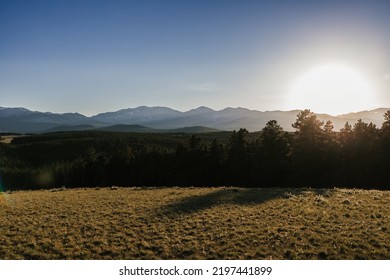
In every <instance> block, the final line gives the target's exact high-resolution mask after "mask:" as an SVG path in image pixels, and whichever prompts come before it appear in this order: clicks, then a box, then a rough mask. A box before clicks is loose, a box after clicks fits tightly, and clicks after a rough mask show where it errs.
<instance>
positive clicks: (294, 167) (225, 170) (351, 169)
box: [0, 110, 390, 189]
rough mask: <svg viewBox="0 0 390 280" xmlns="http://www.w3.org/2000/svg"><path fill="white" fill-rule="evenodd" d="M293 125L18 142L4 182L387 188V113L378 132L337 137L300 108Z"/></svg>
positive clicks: (1, 149) (8, 151) (2, 172)
mask: <svg viewBox="0 0 390 280" xmlns="http://www.w3.org/2000/svg"><path fill="white" fill-rule="evenodd" d="M292 127H293V128H294V129H295V132H294V133H291V132H286V131H284V130H283V128H282V127H281V126H280V125H279V124H278V123H277V121H275V120H271V121H269V122H268V123H267V124H266V126H265V127H264V128H263V129H262V130H261V132H260V133H256V134H250V133H249V132H248V131H247V130H246V129H240V130H238V131H233V132H230V133H223V134H209V135H208V136H207V139H206V138H204V139H202V137H200V136H199V135H192V136H191V137H184V138H186V139H185V140H183V139H182V138H183V135H181V137H179V136H180V135H175V137H173V136H172V135H171V136H169V135H156V134H154V135H153V136H152V135H144V136H143V137H137V138H129V137H130V136H126V137H127V138H126V137H124V136H123V137H117V136H118V135H114V134H112V135H111V134H110V135H107V134H102V135H99V136H96V135H94V134H88V133H86V134H84V136H83V137H84V138H79V135H78V134H76V135H72V133H68V134H52V135H41V136H34V137H20V138H16V139H14V141H13V142H12V143H11V144H8V145H7V144H1V145H0V181H2V182H3V183H2V184H3V185H4V186H5V187H6V188H8V189H23V188H28V189H34V188H52V187H62V186H65V187H96V186H113V185H118V186H183V187H184V186H226V185H227V186H242V187H313V188H317V187H351V188H353V187H358V188H379V189H388V188H389V187H390V184H389V183H390V172H389V170H390V111H388V112H386V113H385V115H384V122H383V124H382V126H381V127H376V125H375V124H373V123H366V122H363V121H362V120H358V121H357V122H356V123H355V124H349V123H348V122H347V123H346V124H345V126H344V127H343V128H342V129H341V130H340V131H338V132H336V131H334V127H333V124H332V122H331V121H327V122H325V123H324V122H322V121H320V120H319V119H318V118H317V116H316V115H315V114H314V113H312V112H311V111H310V110H303V111H301V112H300V113H299V114H298V115H297V118H296V121H295V122H294V123H293V124H292ZM83 139H84V140H83ZM86 139H88V141H87V140H86ZM72 141H73V142H72Z"/></svg>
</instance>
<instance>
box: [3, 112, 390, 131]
mask: <svg viewBox="0 0 390 280" xmlns="http://www.w3.org/2000/svg"><path fill="white" fill-rule="evenodd" d="M387 110H390V109H389V108H377V109H374V110H365V111H361V112H351V113H347V114H342V115H338V116H332V115H328V114H317V116H318V118H319V119H321V120H323V121H327V120H331V121H332V122H333V124H334V127H335V130H336V131H338V130H339V129H340V128H342V127H343V126H344V124H345V123H346V122H349V123H350V124H353V123H355V122H356V121H357V120H358V119H362V120H363V121H366V122H373V123H374V124H376V125H377V126H380V125H381V124H382V123H383V121H384V117H383V115H384V113H385V112H386V111H387ZM299 112H300V110H289V111H283V110H274V111H258V110H250V109H248V108H242V107H238V108H232V107H227V108H224V109H222V110H213V109H211V108H208V107H206V106H200V107H198V108H194V109H191V110H188V111H184V112H182V111H178V110H175V109H172V108H169V107H163V106H155V107H148V106H139V107H135V108H127V109H121V110H118V111H113V112H104V113H99V114H96V115H93V116H90V117H88V116H85V115H82V114H80V113H77V112H74V113H52V112H39V111H32V110H29V109H26V108H23V107H16V108H7V107H0V132H1V131H2V132H17V133H41V132H45V131H49V130H51V129H55V128H58V127H64V128H65V129H66V128H67V127H69V126H76V127H77V126H78V129H82V128H83V127H85V128H86V129H88V128H90V129H94V127H95V128H96V129H99V128H104V127H109V126H115V125H127V126H129V125H139V126H145V127H148V128H150V129H153V130H157V131H158V130H167V129H168V130H175V129H176V130H177V129H179V130H180V129H183V128H191V127H205V128H207V129H215V130H237V129H240V128H246V129H248V130H249V131H258V130H261V129H262V128H263V127H264V126H265V124H266V123H267V122H268V121H269V120H277V121H278V123H279V124H280V125H281V126H282V127H283V128H284V129H285V130H286V131H293V128H292V126H291V124H292V123H293V122H294V121H295V119H296V116H297V114H298V113H299ZM126 129H129V128H128V127H127V128H126Z"/></svg>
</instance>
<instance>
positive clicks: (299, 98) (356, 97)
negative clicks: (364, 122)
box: [288, 63, 374, 115]
mask: <svg viewBox="0 0 390 280" xmlns="http://www.w3.org/2000/svg"><path fill="white" fill-rule="evenodd" d="M373 103H374V92H373V89H372V86H371V84H370V83H369V82H368V80H367V79H365V78H364V77H363V76H362V74H360V73H359V72H358V71H357V70H355V69H353V68H351V67H348V66H345V65H342V64H337V63H329V64H322V65H319V66H316V67H314V68H312V69H311V70H309V71H308V72H306V73H304V74H303V75H302V76H300V77H298V79H297V80H295V82H294V83H293V85H292V87H291V90H290V93H289V97H288V106H289V107H290V108H293V109H310V110H312V111H313V112H316V113H327V114H331V115H339V114H343V113H349V112H356V111H362V110H367V109H371V107H372V106H373Z"/></svg>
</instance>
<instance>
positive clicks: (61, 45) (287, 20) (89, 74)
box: [0, 0, 390, 116]
mask: <svg viewBox="0 0 390 280" xmlns="http://www.w3.org/2000/svg"><path fill="white" fill-rule="evenodd" d="M388 14H390V2H388V1H369V2H368V1H347V0H346V1H326V2H322V1H321V2H317V1H315V2H314V1H304V0H301V1H294V2H291V1H278V2H277V3H276V2H275V1H240V2H236V1H185V2H184V1H115V2H113V1H73V0H72V1H66V2H65V1H64V2H63V1H43V0H38V1H24V0H15V1H2V2H1V3H0V36H1V38H2V41H1V43H0V61H1V63H0V100H1V106H3V107H24V108H27V109H31V110H36V111H44V112H46V111H50V112H59V113H65V112H78V113H80V114H83V115H87V116H92V115H95V114H98V113H101V112H108V111H110V112H112V111H117V110H120V109H125V108H135V107H138V106H164V107H169V108H173V109H175V110H179V111H188V110H190V109H193V108H197V107H199V106H206V107H210V108H212V109H214V110H221V109H224V108H226V107H233V108H236V107H243V108H248V109H251V110H258V111H273V110H285V111H286V110H294V109H298V110H299V109H305V108H309V109H311V110H312V111H314V112H316V113H326V114H330V115H340V114H344V113H349V112H357V111H362V110H371V109H376V108H380V107H385V108H388V107H390V63H389V62H390V54H389V52H388V50H389V49H390V34H389V32H388V26H390V18H389V17H388Z"/></svg>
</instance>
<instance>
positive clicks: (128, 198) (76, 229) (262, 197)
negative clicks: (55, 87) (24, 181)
mask: <svg viewBox="0 0 390 280" xmlns="http://www.w3.org/2000/svg"><path fill="white" fill-rule="evenodd" d="M0 207H1V216H0V259H390V244H389V243H390V234H389V233H390V219H389V214H390V192H389V191H375V190H346V189H334V190H310V189H238V188H186V189H179V188H163V189H146V188H145V189H143V188H102V189H73V190H62V189H58V190H51V191H47V190H46V191H21V192H14V193H3V194H0Z"/></svg>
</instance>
